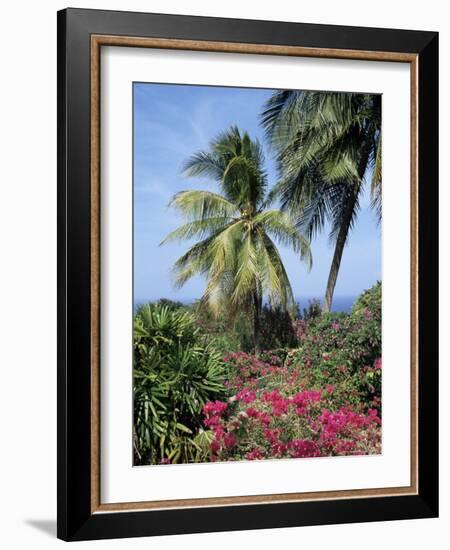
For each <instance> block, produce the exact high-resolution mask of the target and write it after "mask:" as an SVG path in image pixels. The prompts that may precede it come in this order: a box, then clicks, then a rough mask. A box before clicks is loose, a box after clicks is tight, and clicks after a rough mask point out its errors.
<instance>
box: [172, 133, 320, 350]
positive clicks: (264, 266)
mask: <svg viewBox="0 0 450 550" xmlns="http://www.w3.org/2000/svg"><path fill="white" fill-rule="evenodd" d="M185 172H186V173H187V174H188V175H189V176H191V177H199V176H207V177H208V178H210V179H212V180H213V181H214V182H215V183H217V184H218V186H219V189H220V190H221V194H217V193H213V192H211V191H197V190H195V191H182V192H180V193H178V194H176V195H175V196H174V197H173V199H172V201H171V203H170V205H171V206H172V207H174V208H176V209H177V210H178V211H179V212H180V213H181V214H182V215H183V216H184V217H185V218H186V220H187V223H185V224H184V225H182V226H181V227H179V228H178V229H176V230H175V231H173V232H172V233H170V235H168V237H166V239H165V240H164V241H163V243H167V242H169V241H173V240H179V239H193V238H195V239H199V241H198V242H197V243H196V244H194V245H193V246H192V247H191V248H190V249H189V250H188V251H187V252H186V253H185V254H184V255H183V256H181V258H179V259H178V261H177V262H176V264H175V274H176V284H177V285H178V286H182V285H183V284H184V283H185V282H186V281H187V280H189V279H190V278H191V277H193V276H195V275H204V276H205V277H206V279H207V285H206V289H205V291H204V294H203V298H202V301H203V302H204V303H205V304H207V305H208V306H209V307H210V309H211V310H212V311H213V312H216V313H218V312H219V311H220V310H221V309H225V310H226V311H227V313H228V315H229V316H230V317H236V316H237V315H238V313H243V312H247V313H248V314H250V315H251V316H252V318H253V331H254V345H255V348H258V347H259V333H260V317H261V311H262V307H263V299H264V298H267V299H268V300H269V302H270V303H271V304H276V305H278V306H279V307H281V308H282V309H283V310H284V311H288V312H291V311H293V310H294V308H295V301H294V297H293V294H292V288H291V284H290V282H289V279H288V276H287V273H286V271H285V268H284V265H283V262H282V259H281V256H280V253H279V251H278V249H277V247H276V244H275V243H276V242H278V243H281V244H283V245H287V246H289V247H290V248H291V249H292V250H293V251H294V252H296V253H298V255H299V258H301V259H302V260H305V261H307V262H308V263H309V264H310V263H311V253H310V248H309V243H308V241H307V240H306V239H305V238H304V237H303V236H302V235H301V233H299V232H298V231H297V229H296V228H295V227H294V224H293V222H292V219H291V218H290V216H289V214H287V213H285V212H281V211H280V210H277V209H268V201H267V175H266V172H265V169H264V155H263V151H262V148H261V146H260V144H259V142H258V141H256V140H255V141H252V140H251V139H250V137H249V135H248V134H247V133H246V132H244V133H241V132H240V130H239V129H238V128H236V127H232V128H230V130H228V131H227V132H225V133H223V134H220V135H219V136H218V137H217V138H216V139H215V140H213V141H212V142H211V144H210V149H209V150H208V151H201V152H199V153H197V154H195V155H194V156H193V157H192V158H190V159H189V160H188V161H187V163H186V165H185Z"/></svg>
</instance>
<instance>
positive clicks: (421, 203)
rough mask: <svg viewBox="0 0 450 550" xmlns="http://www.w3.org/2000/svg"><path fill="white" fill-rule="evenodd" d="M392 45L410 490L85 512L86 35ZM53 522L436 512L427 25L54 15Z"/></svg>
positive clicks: (372, 517)
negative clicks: (414, 297)
mask: <svg viewBox="0 0 450 550" xmlns="http://www.w3.org/2000/svg"><path fill="white" fill-rule="evenodd" d="M94 34H95V35H114V36H133V37H151V38H170V39H183V40H196V41H220V42H234V43H250V44H270V45H282V46H301V47H307V48H329V49H339V50H354V51H368V52H370V51H378V52H379V51H382V52H403V53H411V54H415V55H417V59H418V76H417V78H418V105H417V124H418V226H417V231H418V317H417V323H418V337H419V347H418V361H419V365H420V366H423V368H419V371H418V372H419V376H418V380H417V384H418V474H419V476H418V479H419V484H418V494H416V495H407V496H394V497H379V498H351V499H350V498H349V499H339V500H315V501H310V502H283V503H269V504H251V505H244V506H240V505H230V506H220V507H213V506H210V507H198V508H176V509H158V510H151V511H123V512H114V513H107V512H102V513H92V511H91V484H92V482H93V480H92V475H91V440H90V437H89V434H90V433H91V405H90V403H91V370H90V364H91V351H92V350H91V332H90V330H91V328H90V314H91V309H90V308H91V300H90V298H91V280H90V266H91V259H92V258H91V251H90V231H91V229H90V222H89V220H90V212H91V210H90V178H91V174H90V155H91V150H90V122H91V121H90V60H91V56H90V53H91V52H90V48H91V36H92V35H94ZM57 131H58V428H57V429H58V531H57V535H58V537H59V538H61V539H63V540H88V539H101V538H113V537H138V536H149V535H165V534H180V533H201V532H206V531H228V530H245V529H259V528H276V527H290V526H302V525H322V524H329V523H349V522H368V521H386V520H398V519H413V518H432V517H437V515H438V328H437V327H438V147H437V143H438V34H437V33H435V32H422V31H408V30H391V29H375V28H362V27H343V26H331V25H313V24H301V23H280V22H270V21H250V20H239V19H221V18H209V17H192V16H174V15H162V14H148V13H130V12H117V11H101V10H85V9H66V10H62V11H60V12H58V129H57Z"/></svg>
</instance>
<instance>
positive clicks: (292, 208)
mask: <svg viewBox="0 0 450 550" xmlns="http://www.w3.org/2000/svg"><path fill="white" fill-rule="evenodd" d="M262 123H263V126H264V127H265V129H266V133H267V136H268V138H269V140H270V142H271V144H272V146H273V148H274V149H275V151H276V153H277V159H278V166H279V172H280V181H279V183H278V184H277V186H276V187H275V189H274V190H273V191H272V193H273V194H275V195H276V196H277V197H278V198H279V199H280V201H281V205H282V208H283V209H284V210H286V211H289V212H290V213H291V215H292V216H293V217H294V218H295V219H296V222H297V227H298V228H299V229H300V230H301V231H302V232H304V233H305V234H306V235H307V236H308V237H309V238H312V237H314V236H315V235H316V234H317V233H318V232H320V231H321V230H323V228H324V226H325V223H326V222H327V221H328V222H329V223H330V226H331V230H330V240H331V241H332V242H333V243H334V246H335V248H334V255H333V259H332V263H331V267H330V273H329V277H328V282H327V288H326V292H325V300H324V310H325V311H330V309H331V304H332V300H333V293H334V288H335V285H336V281H337V276H338V272H339V268H340V264H341V259H342V254H343V251H344V247H345V244H346V242H347V239H348V237H349V234H350V230H351V229H352V228H353V227H354V225H355V223H356V220H357V216H358V212H359V208H360V199H361V195H362V192H363V189H364V184H365V181H366V178H367V177H368V175H369V173H371V174H372V176H371V191H372V205H373V207H374V208H375V209H376V211H377V213H378V216H379V217H381V173H382V172H381V96H379V95H373V94H371V95H369V94H356V93H336V92H303V91H295V90H283V91H277V92H275V93H274V94H273V96H272V97H271V99H270V100H269V101H268V103H267V105H266V107H265V110H264V112H263V114H262Z"/></svg>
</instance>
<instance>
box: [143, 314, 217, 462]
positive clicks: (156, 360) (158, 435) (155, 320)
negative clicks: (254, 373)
mask: <svg viewBox="0 0 450 550" xmlns="http://www.w3.org/2000/svg"><path fill="white" fill-rule="evenodd" d="M224 381H225V366H224V363H223V361H222V358H221V355H220V353H219V352H217V351H216V350H215V349H214V347H213V346H212V345H209V344H205V343H204V342H203V341H202V339H201V338H200V336H199V329H198V328H197V326H196V323H195V320H194V318H193V316H192V315H191V314H189V313H188V312H187V311H183V310H180V309H170V308H169V307H167V306H161V305H157V304H156V305H149V304H147V305H145V306H142V307H141V308H140V309H139V310H138V311H137V313H136V315H135V318H134V456H135V463H136V464H159V463H160V462H161V461H164V460H170V461H171V462H173V463H177V462H192V461H198V460H200V459H201V458H202V457H204V456H205V452H206V451H205V441H207V440H208V438H209V439H210V434H209V432H205V431H204V430H203V428H202V425H201V421H200V419H201V411H202V407H203V405H204V404H205V403H206V402H207V401H211V400H215V399H220V398H223V397H224V395H225V393H224V392H225V387H224V384H223V383H224Z"/></svg>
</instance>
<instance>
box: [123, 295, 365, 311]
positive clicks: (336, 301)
mask: <svg viewBox="0 0 450 550" xmlns="http://www.w3.org/2000/svg"><path fill="white" fill-rule="evenodd" d="M357 298H358V295H354V296H350V295H348V296H334V298H333V303H332V306H331V311H333V312H335V313H339V312H343V313H350V311H351V309H352V306H353V302H354V301H355V300H356V299H357ZM158 300H172V301H174V302H181V303H182V304H184V305H187V306H189V305H191V304H193V303H194V302H196V301H198V300H200V297H197V298H186V297H172V298H168V297H167V296H160V297H158V298H155V297H154V298H136V299H135V300H134V310H135V311H136V309H137V308H138V307H139V306H142V305H144V304H147V303H153V302H157V301H158ZM295 301H296V303H297V305H298V306H299V308H300V309H301V311H302V312H303V309H305V308H308V306H309V304H310V303H311V302H313V301H318V302H319V303H320V305H322V304H323V297H320V296H298V297H296V298H295Z"/></svg>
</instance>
